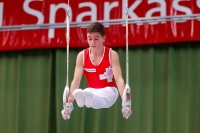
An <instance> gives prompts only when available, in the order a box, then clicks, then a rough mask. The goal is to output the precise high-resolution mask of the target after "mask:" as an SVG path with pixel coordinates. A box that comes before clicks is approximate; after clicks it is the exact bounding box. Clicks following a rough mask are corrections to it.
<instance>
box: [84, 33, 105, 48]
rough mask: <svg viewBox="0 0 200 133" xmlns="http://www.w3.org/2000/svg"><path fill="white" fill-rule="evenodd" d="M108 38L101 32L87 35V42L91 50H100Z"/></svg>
mask: <svg viewBox="0 0 200 133" xmlns="http://www.w3.org/2000/svg"><path fill="white" fill-rule="evenodd" d="M105 39H106V37H105V36H103V37H102V35H101V34H100V33H99V32H90V33H87V41H88V44H89V46H90V47H91V48H99V47H102V46H103V43H104V41H105Z"/></svg>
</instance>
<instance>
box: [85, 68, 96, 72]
mask: <svg viewBox="0 0 200 133" xmlns="http://www.w3.org/2000/svg"><path fill="white" fill-rule="evenodd" d="M84 69H85V71H87V72H96V69H95V68H84Z"/></svg>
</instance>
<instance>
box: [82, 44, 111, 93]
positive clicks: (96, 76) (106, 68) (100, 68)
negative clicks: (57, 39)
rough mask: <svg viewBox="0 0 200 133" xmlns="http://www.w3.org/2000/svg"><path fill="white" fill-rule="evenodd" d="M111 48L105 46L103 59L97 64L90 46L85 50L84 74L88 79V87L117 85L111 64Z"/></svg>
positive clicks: (97, 87) (96, 87)
mask: <svg viewBox="0 0 200 133" xmlns="http://www.w3.org/2000/svg"><path fill="white" fill-rule="evenodd" d="M110 52H111V48H108V47H104V53H103V56H102V59H101V61H100V63H99V64H98V65H95V64H94V63H93V62H92V60H91V56H90V48H87V49H84V50H83V61H84V66H83V67H84V74H85V77H86V79H87V83H88V88H95V89H99V88H105V87H115V81H114V77H113V72H112V68H111V64H110Z"/></svg>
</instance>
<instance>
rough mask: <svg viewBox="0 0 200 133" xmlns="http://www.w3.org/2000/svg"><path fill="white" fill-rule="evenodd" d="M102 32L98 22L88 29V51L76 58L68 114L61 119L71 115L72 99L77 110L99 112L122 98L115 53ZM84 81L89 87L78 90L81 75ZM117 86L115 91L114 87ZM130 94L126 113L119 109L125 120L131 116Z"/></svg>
mask: <svg viewBox="0 0 200 133" xmlns="http://www.w3.org/2000/svg"><path fill="white" fill-rule="evenodd" d="M105 40H106V35H105V28H104V26H103V25H102V24H101V23H99V22H94V23H92V24H90V25H89V26H88V28H87V41H88V44H89V48H86V49H84V50H83V51H81V52H79V53H78V55H77V58H76V67H75V71H74V78H73V80H72V82H71V86H70V93H69V96H68V103H67V105H66V106H67V107H66V108H67V110H66V111H64V110H62V111H61V114H62V117H63V118H64V119H69V116H70V115H71V112H72V111H73V109H74V107H73V103H74V99H75V100H76V102H77V105H78V106H79V107H83V106H86V107H87V108H94V109H101V108H109V107H111V106H112V105H113V104H114V103H115V102H116V100H117V98H118V90H119V94H120V96H121V98H122V96H123V92H124V89H125V83H124V79H123V77H122V71H121V67H120V63H119V57H118V54H117V52H116V51H114V50H112V49H111V48H108V47H105V46H104V45H103V44H104V42H105ZM83 73H84V75H85V77H86V79H87V84H88V87H87V88H86V89H83V90H82V89H78V88H79V85H80V82H81V78H82V75H83ZM115 82H116V84H117V88H118V90H117V88H116V85H115ZM130 103H131V98H130V94H129V96H128V97H127V99H126V107H125V108H126V111H124V110H123V109H122V115H123V117H124V118H128V117H129V116H130V115H131V114H132V111H131V104H130Z"/></svg>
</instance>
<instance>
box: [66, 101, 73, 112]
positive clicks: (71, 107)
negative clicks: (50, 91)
mask: <svg viewBox="0 0 200 133" xmlns="http://www.w3.org/2000/svg"><path fill="white" fill-rule="evenodd" d="M67 106H68V107H70V109H71V111H72V110H74V105H73V104H72V103H67Z"/></svg>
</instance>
